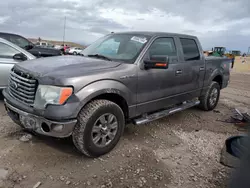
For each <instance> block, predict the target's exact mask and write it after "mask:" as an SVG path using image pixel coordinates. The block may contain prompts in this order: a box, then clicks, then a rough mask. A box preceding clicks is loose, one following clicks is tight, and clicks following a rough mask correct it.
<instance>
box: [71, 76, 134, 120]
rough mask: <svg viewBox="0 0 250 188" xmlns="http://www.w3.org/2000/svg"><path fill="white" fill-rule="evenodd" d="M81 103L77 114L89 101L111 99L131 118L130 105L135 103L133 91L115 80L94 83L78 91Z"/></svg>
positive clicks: (77, 94)
mask: <svg viewBox="0 0 250 188" xmlns="http://www.w3.org/2000/svg"><path fill="white" fill-rule="evenodd" d="M76 96H77V97H78V99H79V101H80V104H79V106H78V108H77V110H76V112H75V113H76V116H77V114H78V113H79V112H80V110H81V109H82V108H83V107H84V106H85V105H86V104H88V103H89V102H91V101H93V100H96V99H104V100H109V101H112V102H114V103H116V104H117V105H118V106H120V108H121V109H122V110H123V112H124V115H125V118H126V119H127V118H129V116H130V115H129V114H130V112H129V106H130V105H131V104H132V103H133V100H134V99H133V97H132V96H133V95H132V92H131V91H130V90H129V89H128V88H127V87H126V86H125V85H124V84H122V83H120V82H117V81H113V80H103V81H99V82H95V83H92V84H90V85H88V86H86V87H84V88H82V89H81V90H80V91H78V92H77V93H76Z"/></svg>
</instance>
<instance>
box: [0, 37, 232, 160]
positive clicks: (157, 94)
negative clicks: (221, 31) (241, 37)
mask: <svg viewBox="0 0 250 188" xmlns="http://www.w3.org/2000/svg"><path fill="white" fill-rule="evenodd" d="M229 64H230V60H229V59H225V58H213V57H209V58H207V59H205V57H204V56H203V51H202V47H201V45H200V42H199V40H198V39H197V38H196V37H195V36H189V35H182V34H171V33H156V32H125V33H112V34H109V35H107V36H104V37H102V38H101V39H99V40H97V41H96V42H94V43H93V44H92V45H90V46H88V47H87V48H86V49H84V50H83V51H82V52H81V56H58V57H49V58H40V59H35V60H31V61H27V62H22V63H18V64H16V65H15V66H14V67H13V69H12V71H11V74H10V79H9V80H10V81H9V85H8V87H7V88H6V89H5V90H4V91H3V95H4V97H5V106H6V109H7V111H8V114H9V116H10V117H11V118H12V119H13V121H14V122H16V123H17V124H19V125H20V126H21V127H23V128H25V129H28V130H30V131H33V132H35V133H38V134H42V135H47V136H52V137H59V138H63V137H69V136H72V139H73V142H74V145H75V146H76V148H77V149H78V150H79V151H80V152H81V153H83V154H85V155H87V156H89V157H98V156H100V155H103V154H105V153H108V152H109V151H111V150H112V149H113V148H114V147H115V145H116V144H117V143H118V141H119V139H120V137H121V136H122V134H123V130H124V127H125V125H126V124H127V123H131V122H132V123H134V124H136V125H140V124H143V123H147V122H150V121H153V120H156V119H159V118H161V117H164V116H167V115H170V114H173V113H175V112H178V111H181V110H184V109H187V108H190V107H193V106H196V105H197V106H199V107H200V108H201V109H203V110H205V111H209V110H212V109H214V108H215V107H216V105H217V103H218V100H219V96H220V90H221V89H223V88H225V87H226V86H227V85H228V82H229V76H230V71H229Z"/></svg>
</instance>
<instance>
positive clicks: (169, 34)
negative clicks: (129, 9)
mask: <svg viewBox="0 0 250 188" xmlns="http://www.w3.org/2000/svg"><path fill="white" fill-rule="evenodd" d="M114 34H137V35H138V34H141V35H148V36H151V37H153V36H178V37H190V38H197V37H196V36H193V35H186V34H180V33H168V32H154V31H128V32H117V33H114Z"/></svg>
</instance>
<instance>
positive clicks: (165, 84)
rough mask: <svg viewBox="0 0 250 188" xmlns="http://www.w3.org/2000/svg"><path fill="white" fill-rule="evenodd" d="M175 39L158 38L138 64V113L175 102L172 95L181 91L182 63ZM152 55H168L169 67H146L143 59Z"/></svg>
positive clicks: (157, 108)
mask: <svg viewBox="0 0 250 188" xmlns="http://www.w3.org/2000/svg"><path fill="white" fill-rule="evenodd" d="M178 54H179V52H178V51H177V48H176V44H175V39H174V38H172V37H160V38H156V39H155V40H154V42H153V43H152V44H151V46H150V47H149V49H148V50H147V52H146V54H145V56H144V58H143V59H142V61H141V62H140V66H138V87H137V113H138V114H141V113H146V112H152V111H155V110H159V109H161V108H164V107H167V106H169V105H172V104H175V103H176V101H175V99H174V98H173V97H172V96H174V95H176V94H178V93H179V92H180V90H179V89H180V87H179V83H180V79H181V76H180V74H178V72H177V71H178V70H179V69H181V64H180V62H179V58H178ZM152 56H168V57H169V61H168V64H169V65H168V68H167V69H144V67H143V61H144V60H148V59H151V57H152Z"/></svg>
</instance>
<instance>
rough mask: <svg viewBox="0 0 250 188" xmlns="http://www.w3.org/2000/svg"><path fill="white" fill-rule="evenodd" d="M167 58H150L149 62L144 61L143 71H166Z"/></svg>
mask: <svg viewBox="0 0 250 188" xmlns="http://www.w3.org/2000/svg"><path fill="white" fill-rule="evenodd" d="M168 61H169V58H168V56H151V57H150V60H144V68H145V69H167V68H168Z"/></svg>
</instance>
